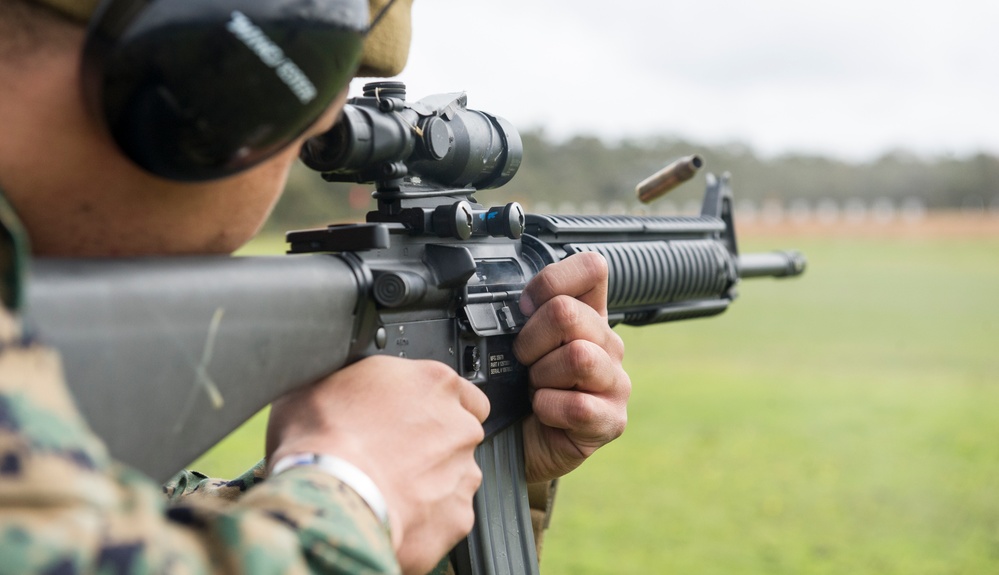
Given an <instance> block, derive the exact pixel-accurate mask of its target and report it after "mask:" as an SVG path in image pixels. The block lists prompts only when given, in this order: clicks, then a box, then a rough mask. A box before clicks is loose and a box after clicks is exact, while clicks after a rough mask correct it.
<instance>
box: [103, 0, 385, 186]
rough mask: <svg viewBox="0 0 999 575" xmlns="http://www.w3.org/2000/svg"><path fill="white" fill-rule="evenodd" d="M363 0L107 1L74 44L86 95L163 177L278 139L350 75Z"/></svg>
mask: <svg viewBox="0 0 999 575" xmlns="http://www.w3.org/2000/svg"><path fill="white" fill-rule="evenodd" d="M367 23H368V12H367V2H366V0H312V1H310V2H302V1H300V0H242V1H235V0H212V1H210V2H206V1H205V0H158V1H156V0H153V1H149V2H136V1H114V0H112V1H108V2H105V3H103V4H102V5H101V6H100V7H99V8H98V12H97V14H96V15H95V18H94V20H93V21H92V22H91V26H90V29H89V31H88V38H87V42H86V45H85V47H84V61H83V78H84V94H85V98H86V100H87V102H88V104H89V106H90V107H91V108H92V109H94V111H95V112H96V113H97V114H98V116H99V117H101V118H103V119H104V120H105V122H106V124H107V127H108V129H109V131H110V132H111V134H112V136H113V137H114V139H115V140H116V142H117V143H118V145H119V146H120V147H121V149H122V150H123V151H124V152H125V154H126V155H128V156H129V157H130V158H132V160H134V161H135V162H136V163H137V164H139V165H140V166H141V167H143V168H145V169H146V170H148V171H150V172H152V173H154V174H156V175H159V176H162V177H165V178H169V179H173V180H188V181H197V180H207V179H213V178H219V177H223V176H227V175H231V174H234V173H237V172H239V171H242V170H245V169H246V168H248V167H251V166H253V165H256V164H258V163H259V162H261V161H263V160H264V159H266V158H268V157H270V156H272V155H273V154H275V153H277V152H278V151H280V150H282V149H283V148H284V147H286V146H287V145H288V144H289V143H291V142H292V141H294V140H295V139H296V138H297V137H298V136H300V135H301V134H302V133H303V132H304V131H305V130H306V129H307V128H308V127H309V126H311V125H312V123H313V122H315V121H316V119H318V118H319V116H320V115H321V114H322V113H323V112H324V111H325V110H326V108H327V107H328V106H329V104H330V102H331V101H332V100H333V98H334V97H335V96H336V95H337V94H338V93H339V92H340V91H341V90H342V89H343V88H344V87H346V86H347V84H348V83H349V81H350V79H351V77H352V76H353V74H354V72H355V71H356V68H357V66H358V62H359V59H360V56H361V48H362V44H363V38H364V33H365V30H366V28H367Z"/></svg>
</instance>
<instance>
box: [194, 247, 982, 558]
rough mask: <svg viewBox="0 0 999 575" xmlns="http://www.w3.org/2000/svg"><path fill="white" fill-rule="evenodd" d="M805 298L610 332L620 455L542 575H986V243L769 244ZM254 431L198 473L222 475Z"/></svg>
mask: <svg viewBox="0 0 999 575" xmlns="http://www.w3.org/2000/svg"><path fill="white" fill-rule="evenodd" d="M770 247H797V248H799V249H801V250H802V251H804V252H805V253H806V254H807V256H808V259H809V270H808V273H807V274H806V276H804V277H803V278H800V279H797V280H790V281H774V280H754V281H751V282H746V283H745V284H743V286H742V288H741V294H742V296H741V297H740V299H739V300H738V301H737V302H736V303H735V304H734V306H733V307H732V308H731V309H730V310H729V311H728V312H726V314H724V315H723V316H721V317H718V318H714V319H710V320H695V321H689V322H680V323H675V324H667V325H660V326H654V327H644V328H619V331H620V332H621V334H622V335H623V336H624V338H625V341H626V344H627V350H628V357H627V359H626V367H627V369H628V371H629V373H630V374H631V376H632V380H633V384H634V392H633V395H632V400H631V403H630V409H629V414H630V423H629V427H628V430H627V432H626V433H625V435H624V436H623V437H622V438H621V439H620V440H618V441H617V442H615V443H613V444H611V445H609V446H607V447H606V448H604V449H603V450H601V451H600V452H598V454H597V455H596V456H594V458H593V459H592V460H591V461H589V462H587V464H586V465H585V466H584V467H583V468H582V469H580V470H579V471H578V472H576V473H574V474H572V475H570V476H568V477H567V478H565V479H564V480H563V483H562V486H561V488H560V491H559V494H558V499H557V501H556V507H555V515H554V518H553V521H552V528H551V531H550V533H549V537H548V539H547V542H546V548H545V553H544V560H543V562H542V570H543V572H544V573H545V574H546V575H559V574H566V575H568V574H574V575H577V574H590V573H592V574H597V573H599V574H608V573H615V574H618V573H628V574H631V573H635V574H638V573H643V574H645V573H657V574H664V573H677V574H681V573H682V574H715V573H725V574H760V575H763V574H781V573H788V574H792V573H793V574H811V573H815V574H824V573H829V574H833V573H850V574H853V575H860V574H872V575H873V574H879V575H880V574H892V573H898V574H906V575H915V574H958V573H962V574H992V573H999V381H997V379H999V378H997V374H999V353H997V352H999V305H997V304H996V303H995V301H994V298H995V297H996V296H999V266H997V265H996V263H997V262H999V257H997V255H999V235H994V236H991V237H989V236H987V235H986V236H985V237H980V236H979V235H976V237H961V235H960V234H947V237H939V236H937V237H920V236H919V235H918V234H915V235H913V234H909V235H907V236H906V237H891V236H889V237H865V238H863V239H852V238H851V237H850V236H849V235H830V236H827V237H788V238H781V237H775V236H774V235H773V234H768V237H766V238H765V239H756V240H753V239H752V238H750V239H748V240H747V239H744V240H743V245H742V249H743V251H753V250H760V249H767V248H770ZM262 428H263V420H262V419H260V418H258V419H256V420H255V421H253V422H251V423H250V424H249V425H248V426H247V427H245V428H244V429H243V430H241V431H240V432H238V433H237V435H236V437H234V438H233V439H231V440H229V442H228V443H226V444H223V445H222V446H220V447H219V448H217V449H216V450H215V451H213V452H212V453H210V454H209V455H208V456H206V458H203V459H202V460H201V461H200V462H199V465H200V466H201V467H202V468H203V469H204V470H206V471H209V472H211V473H213V474H221V475H225V474H232V473H234V472H236V471H238V470H240V469H241V468H242V467H245V466H246V464H247V462H250V461H252V460H253V459H255V458H257V457H259V456H260V448H259V445H260V444H261V443H262V439H261V438H262Z"/></svg>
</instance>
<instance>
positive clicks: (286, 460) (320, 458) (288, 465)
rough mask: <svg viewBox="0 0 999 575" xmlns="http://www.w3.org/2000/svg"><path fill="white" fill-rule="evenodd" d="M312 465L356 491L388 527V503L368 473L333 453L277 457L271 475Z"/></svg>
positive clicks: (387, 527)
mask: <svg viewBox="0 0 999 575" xmlns="http://www.w3.org/2000/svg"><path fill="white" fill-rule="evenodd" d="M304 466H312V467H315V468H317V469H318V470H320V471H322V472H323V473H326V474H328V475H331V476H333V477H335V478H337V479H339V480H340V481H341V482H343V484H344V485H346V486H347V487H350V488H351V489H353V490H354V492H355V493H357V495H358V497H360V498H361V499H363V500H364V502H365V503H367V504H368V507H369V508H371V512H372V513H374V514H375V517H377V518H378V520H379V521H381V523H382V525H384V526H385V529H386V531H387V530H388V529H389V517H388V505H386V504H385V497H383V496H382V492H381V490H379V489H378V486H377V485H375V482H374V481H372V480H371V478H370V477H368V474H367V473H365V472H363V471H361V470H360V469H358V468H357V466H355V465H354V464H352V463H350V462H349V461H347V460H345V459H340V458H339V457H335V456H333V455H323V454H321V453H297V454H294V455H286V456H284V457H282V458H281V459H278V460H277V462H275V463H274V466H273V467H272V468H271V477H273V476H275V475H278V474H279V473H282V472H284V471H287V470H289V469H292V468H294V467H304Z"/></svg>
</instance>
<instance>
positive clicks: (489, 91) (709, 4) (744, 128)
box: [400, 0, 999, 160]
mask: <svg viewBox="0 0 999 575" xmlns="http://www.w3.org/2000/svg"><path fill="white" fill-rule="evenodd" d="M413 10H414V40H413V45H412V51H411V54H410V63H409V66H408V67H407V69H406V71H405V72H404V73H403V74H402V76H400V79H402V80H404V81H406V83H407V84H408V85H409V94H410V97H415V98H419V97H422V96H424V95H427V94H430V93H437V92H449V91H461V90H464V91H466V92H467V93H468V99H469V107H470V108H476V109H482V110H486V111H488V112H491V113H494V114H497V115H500V116H503V117H506V118H507V119H509V120H511V121H512V122H514V124H516V125H517V126H518V127H520V128H522V129H526V128H529V127H543V128H544V129H545V130H546V131H547V132H548V133H549V134H550V135H552V136H554V137H556V138H564V137H566V136H569V135H572V134H577V133H586V134H595V135H599V136H601V137H604V138H607V139H612V140H613V139H619V138H622V137H628V136H643V135H658V134H662V135H679V136H683V137H687V138H692V139H695V140H696V141H699V142H704V143H708V144H714V143H722V142H733V141H738V142H744V143H748V144H750V145H751V146H753V147H754V148H755V149H756V150H757V151H759V152H762V153H764V154H767V155H774V154H781V153H785V152H789V151H798V152H801V151H804V152H817V153H824V154H831V155H835V156H839V157H842V158H847V159H854V160H864V159H869V158H872V157H875V156H877V155H878V154H881V153H883V152H885V151H886V150H890V149H895V148H907V149H910V150H912V151H915V152H917V153H920V154H958V155H965V154H968V153H971V152H973V151H976V150H983V149H984V150H987V151H990V152H992V153H994V154H999V112H997V109H996V108H997V106H999V1H996V0H947V1H946V2H943V1H940V2H929V1H924V0H906V1H901V0H742V1H739V0H698V1H696V2H683V3H681V2H672V1H668V0H616V1H613V2H599V1H595V0H574V1H572V2H570V1H568V0H494V1H492V2H485V1H482V0H417V1H416V2H415V3H414V9H413Z"/></svg>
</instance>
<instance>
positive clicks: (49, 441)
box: [0, 314, 399, 574]
mask: <svg viewBox="0 0 999 575" xmlns="http://www.w3.org/2000/svg"><path fill="white" fill-rule="evenodd" d="M4 316H5V314H0V333H2V332H4V331H6V332H7V334H8V335H9V334H10V333H11V330H10V325H9V324H10V318H9V316H6V317H4ZM0 341H7V342H8V343H7V344H5V345H0V557H2V558H3V559H2V560H0V573H53V574H54V573H59V574H63V573H65V574H72V573H84V572H87V573H91V572H93V573H103V572H113V573H138V572H181V573H210V572H222V573H226V572H233V573H235V572H240V573H242V572H254V573H270V572H274V573H309V572H326V573H342V574H348V573H349V574H355V573H398V571H399V567H398V564H397V562H396V560H395V556H394V553H393V551H392V547H391V543H390V541H389V539H388V536H387V534H386V533H385V532H384V531H383V530H382V528H381V526H380V524H379V522H378V520H377V519H376V518H375V517H374V515H373V514H372V513H371V512H370V511H369V510H368V508H367V506H366V505H365V504H364V502H363V501H362V500H361V499H360V498H359V497H358V496H357V495H356V494H354V492H353V491H351V490H350V489H349V488H347V487H346V486H344V485H343V484H341V483H340V482H339V481H337V480H336V479H334V478H332V477H329V476H327V475H325V474H322V473H321V472H317V471H315V470H312V469H308V468H298V469H293V470H289V471H288V472H286V473H282V474H281V475H280V476H278V477H275V478H272V479H270V480H268V481H267V482H265V483H263V484H261V485H258V486H256V487H255V488H254V489H253V490H251V491H247V492H246V493H245V494H243V495H242V496H241V497H239V499H238V501H235V502H232V503H223V502H221V501H220V500H219V499H218V498H217V497H214V496H212V497H209V496H198V495H195V496H193V497H183V498H179V499H177V500H175V501H173V502H172V504H171V502H168V500H167V498H165V497H164V496H163V489H162V488H161V487H160V486H157V485H155V484H153V483H152V482H151V481H150V480H149V479H147V478H146V477H145V476H143V475H141V474H140V473H138V472H136V471H134V470H131V469H129V468H127V467H125V466H122V465H119V464H116V463H115V462H113V461H112V460H111V459H110V458H109V457H108V454H107V451H106V449H105V448H104V446H103V444H102V443H101V442H100V441H99V440H98V439H97V438H96V437H95V436H94V435H93V434H92V433H91V432H90V431H89V430H88V429H87V426H86V424H85V423H84V421H83V420H82V418H81V417H80V415H79V414H78V412H77V411H76V409H75V407H74V406H73V403H72V400H71V399H70V398H69V394H68V392H67V391H66V388H65V385H64V384H63V383H62V379H61V369H60V365H59V360H58V358H57V356H56V355H55V354H54V353H53V352H51V351H49V350H47V349H45V348H43V347H41V346H39V345H34V344H32V343H31V342H27V341H23V340H20V339H18V338H17V337H13V338H3V337H2V335H0ZM182 479H183V480H184V481H186V482H187V483H186V484H185V485H184V486H180V485H177V486H175V487H174V489H175V491H176V490H177V489H179V492H177V493H178V494H180V493H189V495H190V494H191V492H194V491H195V488H196V487H197V485H198V484H199V483H200V482H201V480H202V479H205V478H204V477H203V476H200V477H199V476H197V475H194V474H191V475H190V476H186V477H184V478H182ZM240 479H241V480H244V481H248V482H249V483H250V484H252V483H255V482H256V480H255V479H254V476H253V474H252V473H251V474H250V475H249V476H248V477H247V476H244V477H243V478H240ZM239 481H240V480H235V481H233V482H225V483H226V485H219V486H215V487H216V488H222V489H221V491H225V490H228V491H229V492H230V493H232V492H234V491H235V492H240V493H241V492H242V490H244V489H245V487H246V486H248V485H247V484H246V483H243V484H240V483H238V482H239ZM241 485H242V486H243V489H241ZM221 491H220V490H219V489H215V492H221ZM208 492H209V490H208V489H207V486H206V489H205V493H206V494H207V493H208Z"/></svg>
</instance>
